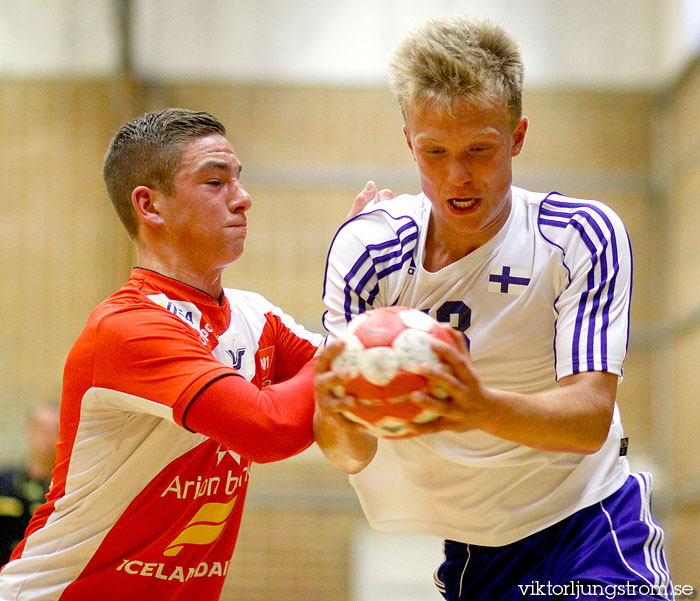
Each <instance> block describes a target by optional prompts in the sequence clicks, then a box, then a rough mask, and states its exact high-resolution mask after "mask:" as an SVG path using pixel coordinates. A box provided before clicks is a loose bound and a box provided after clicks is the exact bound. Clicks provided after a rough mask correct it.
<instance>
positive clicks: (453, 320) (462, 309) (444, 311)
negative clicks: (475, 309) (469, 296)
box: [423, 301, 472, 348]
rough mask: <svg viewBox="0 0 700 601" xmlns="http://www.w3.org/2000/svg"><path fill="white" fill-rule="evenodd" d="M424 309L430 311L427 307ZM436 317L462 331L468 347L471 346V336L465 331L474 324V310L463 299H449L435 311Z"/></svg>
mask: <svg viewBox="0 0 700 601" xmlns="http://www.w3.org/2000/svg"><path fill="white" fill-rule="evenodd" d="M423 311H425V312H426V313H428V310H427V309H423ZM435 319H437V320H438V321H439V322H440V323H445V324H447V325H449V326H452V327H453V328H454V329H455V330H458V331H460V332H462V334H464V339H465V341H466V343H467V348H469V347H470V341H469V336H467V335H466V333H465V332H466V331H467V329H468V328H469V326H470V325H471V324H472V310H471V309H470V308H469V307H468V306H467V305H465V304H464V303H463V302H462V301H447V302H445V303H443V304H442V305H440V307H439V308H438V310H437V311H435Z"/></svg>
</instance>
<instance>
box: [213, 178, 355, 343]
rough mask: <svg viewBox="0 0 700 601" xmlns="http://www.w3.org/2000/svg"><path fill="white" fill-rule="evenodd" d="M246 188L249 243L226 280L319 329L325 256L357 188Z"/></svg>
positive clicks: (227, 282)
mask: <svg viewBox="0 0 700 601" xmlns="http://www.w3.org/2000/svg"><path fill="white" fill-rule="evenodd" d="M243 179H244V183H245V176H244V178H243ZM248 191H249V192H250V194H251V196H252V197H253V206H252V208H251V210H250V212H249V215H248V218H249V222H248V223H249V233H248V238H247V240H246V249H245V252H244V254H243V257H242V258H241V259H239V260H238V261H237V262H236V263H235V264H234V265H232V266H231V267H229V268H228V270H227V271H226V273H225V276H224V283H225V285H227V286H231V287H235V288H243V289H249V290H254V291H256V292H259V293H261V294H263V295H264V296H266V297H267V298H268V300H270V301H272V302H274V303H275V304H277V305H279V306H281V307H282V308H283V309H284V310H285V311H287V312H288V313H291V314H292V315H293V316H294V317H295V318H296V319H297V321H299V322H301V323H304V324H305V325H307V326H308V327H311V328H312V329H314V330H315V331H317V332H318V331H321V330H320V327H321V326H320V323H321V321H320V320H321V314H322V313H323V310H324V306H323V303H322V300H321V295H322V288H323V276H324V271H325V261H326V256H327V252H328V248H329V246H330V243H331V240H332V238H333V235H334V233H335V231H336V229H337V228H338V227H339V226H340V224H341V223H342V222H343V220H344V218H345V216H346V215H347V212H348V210H349V208H350V205H351V202H352V199H353V198H354V195H355V193H356V191H353V190H297V189H287V190H283V189H275V188H261V187H251V188H249V190H248Z"/></svg>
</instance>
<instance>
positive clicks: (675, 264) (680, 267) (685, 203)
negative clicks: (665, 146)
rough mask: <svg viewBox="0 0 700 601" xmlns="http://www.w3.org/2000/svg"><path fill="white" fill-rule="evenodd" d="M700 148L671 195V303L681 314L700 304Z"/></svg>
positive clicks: (669, 235) (669, 259) (669, 260)
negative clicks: (691, 165)
mask: <svg viewBox="0 0 700 601" xmlns="http://www.w3.org/2000/svg"><path fill="white" fill-rule="evenodd" d="M699 191H700V152H699V153H698V154H696V161H695V163H694V166H693V167H692V169H689V170H687V171H686V172H684V173H679V174H678V176H677V179H676V183H675V185H674V187H673V194H672V196H670V197H669V198H668V201H667V205H666V206H667V208H668V212H669V217H668V219H667V223H668V226H667V227H668V232H667V237H666V250H667V253H668V255H667V261H668V269H669V274H668V275H669V284H670V286H671V291H670V292H671V293H670V298H669V299H668V300H669V303H670V307H671V309H672V312H673V314H674V315H675V316H676V317H681V316H683V315H685V314H686V313H688V312H689V311H691V310H693V309H697V307H698V306H699V305H700V278H698V273H700V213H699V212H698V206H697V205H698V194H699Z"/></svg>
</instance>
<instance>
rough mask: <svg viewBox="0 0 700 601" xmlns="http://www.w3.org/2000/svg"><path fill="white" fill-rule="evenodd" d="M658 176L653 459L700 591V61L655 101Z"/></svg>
mask: <svg viewBox="0 0 700 601" xmlns="http://www.w3.org/2000/svg"><path fill="white" fill-rule="evenodd" d="M659 106H660V110H659V113H658V115H657V119H658V121H659V123H660V125H661V128H660V132H659V133H660V134H661V135H660V136H659V138H658V142H659V143H658V146H657V147H656V150H655V153H656V155H657V156H658V159H657V160H655V162H654V165H655V175H656V177H657V178H658V184H659V187H660V188H661V189H662V190H663V191H664V194H663V196H662V197H661V198H660V199H659V200H660V202H659V203H658V205H656V206H654V207H653V208H652V213H653V215H652V217H653V219H654V220H655V221H658V223H659V226H660V228H663V237H662V240H663V244H662V245H660V246H659V248H658V253H659V260H660V263H661V272H660V274H659V282H660V285H661V286H662V287H663V293H662V294H661V295H660V296H659V304H658V305H657V310H658V311H659V322H658V324H657V325H658V327H659V329H660V331H659V333H658V336H657V337H656V339H657V345H656V349H655V353H654V356H653V361H652V362H650V365H649V369H650V370H652V371H654V372H656V373H657V374H658V377H657V382H658V385H657V391H656V394H657V396H658V399H657V405H658V406H659V410H658V412H657V414H656V420H657V421H658V424H659V430H658V432H657V433H656V436H658V437H659V439H660V442H659V443H658V445H657V446H658V447H659V450H658V456H659V460H660V462H661V463H662V465H663V466H664V468H665V470H666V471H667V472H668V473H669V474H670V475H671V476H672V487H670V488H669V491H668V493H669V494H668V498H667V499H666V501H669V502H670V503H671V505H672V507H673V511H671V515H670V520H668V521H667V526H669V527H670V528H669V535H670V540H671V544H672V547H671V548H672V553H671V561H672V565H674V566H675V567H676V575H675V576H674V577H675V579H676V580H677V581H678V582H681V581H682V580H683V579H685V581H686V582H691V583H692V584H694V585H695V587H696V589H697V590H700V582H699V581H698V578H699V576H698V574H700V571H699V570H698V566H700V471H699V466H700V462H699V460H698V457H700V436H698V432H699V430H700V402H699V401H700V374H699V370H698V366H699V361H698V357H700V278H699V277H698V273H700V253H699V252H698V251H699V250H700V237H699V236H700V215H699V214H698V190H699V189H700V111H698V107H699V106H700V60H696V61H695V62H694V63H693V64H692V65H690V67H689V68H688V69H687V70H686V72H685V73H684V75H683V76H682V77H681V78H680V80H679V81H678V82H677V84H676V85H675V86H674V87H673V88H672V89H671V90H669V91H668V92H667V93H666V94H665V95H664V96H663V97H662V98H661V99H660V104H659Z"/></svg>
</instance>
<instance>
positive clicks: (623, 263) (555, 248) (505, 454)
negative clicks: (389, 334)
mask: <svg viewBox="0 0 700 601" xmlns="http://www.w3.org/2000/svg"><path fill="white" fill-rule="evenodd" d="M511 190H512V208H511V212H510V215H509V217H508V220H507V222H506V223H505V224H504V226H503V227H502V228H501V230H500V231H499V232H498V233H497V234H496V235H495V236H494V237H493V238H492V239H491V240H489V241H488V242H487V243H486V244H484V245H483V246H481V247H479V248H477V249H476V250H474V251H473V252H471V253H470V254H468V255H467V256H465V257H463V258H462V259H460V260H458V261H456V262H454V263H452V264H450V265H448V266H446V267H444V268H443V269H440V270H439V271H437V272H429V271H426V270H425V269H424V268H423V260H424V256H425V240H426V233H427V229H428V223H429V218H430V208H431V204H430V201H429V200H428V199H427V198H426V197H425V196H424V195H423V194H420V195H416V196H410V195H401V196H398V197H397V198H394V199H392V200H389V201H383V202H381V203H378V204H370V205H369V206H368V207H367V208H366V209H365V212H364V213H362V214H361V215H359V216H357V217H355V218H354V219H352V220H350V221H349V222H347V223H346V224H344V225H343V227H342V228H341V229H340V230H339V231H338V233H337V234H336V236H335V238H334V240H333V243H332V246H331V249H330V252H329V257H328V263H327V269H326V280H325V285H324V302H325V303H326V306H327V311H326V313H325V314H324V325H325V326H326V328H327V329H328V331H329V332H330V334H331V336H337V335H339V334H340V333H341V332H342V331H343V330H344V329H345V327H346V325H347V323H348V321H349V320H350V319H351V318H352V316H353V315H355V314H358V313H362V312H363V311H365V310H367V309H370V308H373V307H380V306H392V305H400V306H410V307H415V308H417V309H421V310H423V311H426V312H427V313H429V314H430V315H432V316H433V317H435V318H436V319H437V320H438V321H441V322H446V323H449V324H451V325H452V326H453V327H455V328H457V329H458V330H461V331H462V332H463V333H464V334H465V336H466V337H467V339H468V341H469V348H470V354H471V358H472V362H473V366H474V369H475V371H476V373H477V375H478V376H479V378H480V379H481V381H482V382H483V384H484V385H485V386H488V387H493V388H498V389H502V390H510V391H518V392H522V393H532V392H537V391H542V390H547V389H551V388H554V387H556V386H557V380H558V379H560V378H562V377H565V376H568V375H571V374H576V373H580V372H586V371H604V372H609V373H613V374H617V375H619V376H621V375H622V364H623V360H624V357H625V354H626V351H627V342H628V331H629V304H630V294H631V288H632V273H631V271H632V259H631V250H630V244H629V238H628V236H627V232H626V231H625V228H624V226H623V224H622V222H621V221H620V219H619V217H618V216H617V215H616V214H615V213H614V212H613V211H612V210H611V209H610V208H609V207H607V206H605V205H604V204H602V203H600V202H597V201H593V200H579V199H574V198H568V197H565V196H562V195H560V194H557V193H550V194H540V193H533V192H529V191H526V190H523V189H521V188H516V187H513V188H512V189H511ZM623 436H624V434H623V430H622V424H621V422H620V416H619V411H618V408H617V406H615V411H614V417H613V422H612V425H611V428H610V431H609V434H608V438H607V441H606V442H605V444H604V445H603V447H602V448H601V449H600V450H599V451H598V452H596V453H594V454H591V455H582V454H576V453H561V452H551V451H543V450H539V449H535V448H531V447H527V446H524V445H520V444H517V443H514V442H511V441H508V440H505V439H502V438H499V437H496V436H493V435H491V434H488V433H485V432H483V431H480V430H473V431H469V432H461V433H456V432H442V433H438V434H429V435H424V436H420V437H416V438H408V439H398V440H393V439H380V441H379V448H378V450H377V454H376V456H375V457H374V459H373V460H372V462H371V463H370V464H369V465H368V466H367V467H366V468H365V469H364V470H362V471H361V472H360V473H358V474H355V475H353V476H350V481H351V483H352V485H353V486H354V488H355V490H356V492H357V494H358V497H359V499H360V503H361V505H362V507H363V510H364V512H365V514H366V516H367V518H368V520H369V521H370V523H371V524H372V525H373V526H374V527H375V528H377V529H380V530H413V531H420V532H426V533H429V534H434V535H437V536H440V537H443V538H447V539H451V540H456V541H460V542H465V543H471V544H477V545H487V546H500V545H505V544H508V543H511V542H513V541H515V540H519V539H521V538H523V537H525V536H528V535H530V534H532V533H534V532H537V531H539V530H542V529H543V528H546V527H547V526H550V525H552V524H554V523H556V522H558V521H560V520H561V519H563V518H565V517H567V516H569V515H571V514H573V513H574V512H576V511H577V510H579V509H581V508H583V507H586V506H589V505H591V504H593V503H596V502H598V501H600V500H602V499H603V498H605V497H607V496H608V495H610V494H612V493H613V492H614V491H615V490H617V489H618V488H619V487H620V486H622V484H623V483H624V482H625V479H626V478H627V476H628V474H629V465H628V462H627V459H626V457H624V456H623V455H622V453H621V450H620V449H621V440H622V438H623Z"/></svg>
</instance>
